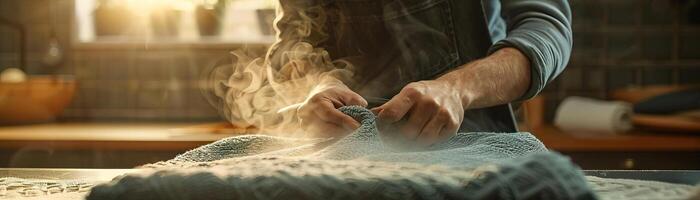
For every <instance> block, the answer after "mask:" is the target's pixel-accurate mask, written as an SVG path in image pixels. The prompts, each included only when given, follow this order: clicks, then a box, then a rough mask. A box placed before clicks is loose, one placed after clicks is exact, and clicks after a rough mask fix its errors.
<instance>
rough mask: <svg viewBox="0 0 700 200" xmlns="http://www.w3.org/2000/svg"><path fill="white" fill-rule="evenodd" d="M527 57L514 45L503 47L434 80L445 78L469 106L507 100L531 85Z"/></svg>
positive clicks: (484, 105)
mask: <svg viewBox="0 0 700 200" xmlns="http://www.w3.org/2000/svg"><path fill="white" fill-rule="evenodd" d="M530 71H531V70H530V61H529V60H528V58H527V57H526V56H525V55H524V54H523V53H522V52H520V51H519V50H518V49H515V48H502V49H499V50H498V51H496V52H494V53H493V54H491V55H489V56H488V57H486V58H483V59H479V60H476V61H473V62H470V63H468V64H465V65H463V66H461V67H459V68H458V69H456V70H454V71H451V72H449V73H446V74H444V75H442V76H440V77H439V78H437V80H443V81H445V82H446V83H447V84H448V85H449V86H450V87H452V88H453V91H455V92H456V93H457V95H458V96H459V97H460V99H461V101H462V106H463V108H465V109H468V108H483V107H489V106H494V105H499V104H505V103H509V102H511V101H513V100H516V99H518V98H520V97H521V96H522V95H523V94H524V93H525V92H526V91H527V89H528V88H529V87H530Z"/></svg>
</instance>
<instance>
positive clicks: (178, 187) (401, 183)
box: [87, 107, 596, 199]
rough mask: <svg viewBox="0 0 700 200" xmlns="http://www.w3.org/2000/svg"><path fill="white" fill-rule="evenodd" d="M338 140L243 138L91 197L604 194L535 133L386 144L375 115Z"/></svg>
mask: <svg viewBox="0 0 700 200" xmlns="http://www.w3.org/2000/svg"><path fill="white" fill-rule="evenodd" d="M341 111H343V112H344V113H346V114H348V115H350V116H353V117H354V118H355V119H357V120H358V121H360V122H361V124H362V126H361V127H360V128H359V129H358V130H356V131H355V132H353V133H352V134H350V135H348V136H345V137H343V138H339V139H335V140H334V139H294V138H284V137H273V136H263V135H249V136H237V137H231V138H227V139H223V140H220V141H217V142H214V143H212V144H208V145H205V146H202V147H200V148H197V149H194V150H191V151H188V152H186V153H184V154H182V155H179V156H177V157H176V158H174V159H172V160H169V161H165V162H160V163H155V164H150V165H147V166H144V168H146V169H149V170H145V171H143V172H140V173H136V174H129V175H125V176H122V177H120V178H116V179H115V180H113V181H112V182H110V183H106V184H102V185H98V186H96V187H94V188H93V189H92V191H91V193H90V194H89V196H88V197H87V199H595V198H596V196H595V195H594V194H593V192H592V191H591V189H590V187H589V186H588V185H587V183H586V180H585V178H584V176H583V174H582V173H581V172H580V170H579V169H578V168H577V167H576V166H575V165H573V164H572V163H571V162H570V161H569V160H568V159H567V158H565V157H563V156H561V155H559V154H556V153H552V152H549V151H547V149H546V148H545V147H544V146H543V145H542V143H541V142H539V141H538V140H537V139H536V138H535V137H533V136H532V135H530V134H529V133H459V134H457V135H455V136H454V137H452V138H450V139H449V140H448V141H446V142H443V143H440V144H437V145H433V146H432V147H430V148H429V149H422V150H412V151H406V150H405V149H402V150H399V148H397V147H395V146H394V145H391V143H386V142H384V141H383V140H382V138H381V137H380V136H381V133H379V131H378V130H377V128H376V126H375V121H374V115H373V114H372V113H371V112H369V111H368V110H367V109H364V108H362V107H343V108H341Z"/></svg>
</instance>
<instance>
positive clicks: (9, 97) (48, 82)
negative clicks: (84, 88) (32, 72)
mask: <svg viewBox="0 0 700 200" xmlns="http://www.w3.org/2000/svg"><path fill="white" fill-rule="evenodd" d="M75 88H76V82H75V80H74V79H73V78H72V77H70V76H32V77H30V78H29V79H28V80H27V81H25V82H20V83H0V124H2V125H8V124H26V123H39V122H48V121H53V120H54V119H55V118H56V116H58V115H59V114H61V112H62V111H63V109H64V108H65V107H66V106H68V104H70V102H71V100H72V99H73V95H74V94H75Z"/></svg>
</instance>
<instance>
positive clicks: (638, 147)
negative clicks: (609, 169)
mask: <svg viewBox="0 0 700 200" xmlns="http://www.w3.org/2000/svg"><path fill="white" fill-rule="evenodd" d="M531 132H532V134H533V135H535V136H536V137H537V138H538V139H540V140H541V141H542V143H544V144H545V145H546V146H547V147H548V148H549V149H552V150H556V151H589V152H594V151H700V134H697V135H678V134H663V133H651V132H644V131H631V132H628V133H621V134H615V135H600V134H592V133H591V134H586V133H576V134H569V133H565V132H563V131H561V130H559V129H558V128H556V127H553V126H549V125H547V126H543V127H540V128H535V129H533V130H532V131H531ZM581 135H586V136H581Z"/></svg>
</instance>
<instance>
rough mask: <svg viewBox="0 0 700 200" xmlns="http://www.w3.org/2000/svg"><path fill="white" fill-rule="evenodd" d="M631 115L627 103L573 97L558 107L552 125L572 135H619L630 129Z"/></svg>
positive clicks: (630, 108)
mask: <svg viewBox="0 0 700 200" xmlns="http://www.w3.org/2000/svg"><path fill="white" fill-rule="evenodd" d="M632 113H633V111H632V106H631V105H630V104H629V103H625V102H620V101H602V100H597V99H590V98H584V97H575V96H574V97H568V98H566V99H564V101H563V102H562V103H561V105H559V108H558V109H557V113H556V116H555V118H554V125H556V126H557V127H559V128H560V129H562V130H564V131H571V132H573V133H576V131H586V132H587V133H607V134H611V133H621V132H625V131H628V130H630V129H632V119H631V116H632Z"/></svg>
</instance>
